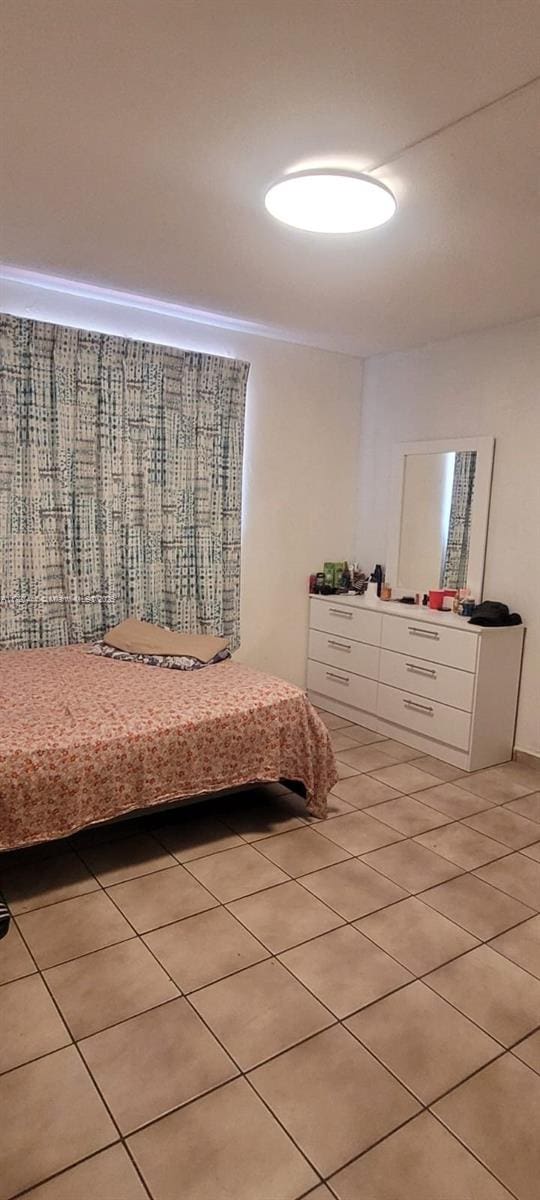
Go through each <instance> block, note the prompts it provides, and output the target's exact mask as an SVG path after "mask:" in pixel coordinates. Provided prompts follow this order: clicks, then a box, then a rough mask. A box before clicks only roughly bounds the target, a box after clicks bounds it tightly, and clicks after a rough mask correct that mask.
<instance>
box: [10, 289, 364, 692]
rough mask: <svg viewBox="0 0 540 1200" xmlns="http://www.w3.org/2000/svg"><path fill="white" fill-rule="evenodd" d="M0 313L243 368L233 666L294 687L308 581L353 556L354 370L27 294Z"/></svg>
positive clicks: (352, 364)
mask: <svg viewBox="0 0 540 1200" xmlns="http://www.w3.org/2000/svg"><path fill="white" fill-rule="evenodd" d="M0 310H2V311H4V312H11V313H15V314H17V315H19V316H28V317H33V318H35V319H36V320H48V321H54V322H57V323H58V324H65V325H76V326H79V327H81V328H84V329H97V330H102V331H104V332H109V333H120V334H124V335H125V336H127V337H137V338H144V339H147V340H150V341H156V342H162V343H165V344H168V345H171V346H181V347H183V348H184V349H192V350H201V351H205V352H208V353H211V354H226V355H231V356H233V357H235V358H242V359H246V360H248V361H249V362H251V372H250V377H249V383H248V397H247V411H246V441H245V455H244V512H243V531H242V601H241V604H242V611H241V625H242V647H241V650H240V651H239V653H238V656H237V657H238V658H240V659H241V660H242V661H245V662H248V663H251V664H252V665H253V666H256V667H260V668H261V669H262V670H267V671H270V672H272V673H274V674H276V675H281V676H283V677H284V678H286V679H289V680H291V681H292V682H293V683H298V684H301V685H302V686H303V684H304V682H305V661H306V642H307V615H308V600H307V589H308V577H309V574H310V572H311V571H316V570H318V569H319V568H320V567H321V566H322V563H323V562H324V560H325V559H330V560H336V561H339V560H341V559H343V558H350V557H351V555H352V548H353V542H354V525H355V518H356V485H357V462H358V437H359V424H360V389H361V370H362V363H361V360H360V359H357V358H349V357H347V356H345V355H341V354H332V353H330V352H328V351H323V350H316V349H311V348H308V347H305V346H299V345H293V344H290V343H288V342H284V341H278V340H272V339H270V338H265V337H259V336H255V335H253V334H250V333H245V332H237V331H235V330H231V329H221V328H217V327H215V326H214V327H213V326H211V325H207V324H202V323H198V322H195V321H193V320H188V319H179V318H177V317H173V316H166V315H164V314H162V313H156V312H148V311H144V310H142V309H140V308H131V307H127V306H124V305H120V304H111V303H107V302H105V300H100V299H97V298H96V297H95V296H94V297H92V298H88V297H82V296H78V295H68V294H66V293H65V292H62V291H55V290H54V289H47V290H43V289H40V288H37V287H35V286H33V285H31V284H29V283H14V282H8V281H6V280H3V281H2V282H1V292H0Z"/></svg>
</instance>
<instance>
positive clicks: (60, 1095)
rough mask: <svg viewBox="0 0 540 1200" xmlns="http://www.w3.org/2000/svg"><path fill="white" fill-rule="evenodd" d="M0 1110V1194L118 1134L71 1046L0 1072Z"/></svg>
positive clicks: (4, 1196) (1, 1198) (0, 1198)
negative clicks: (0, 1114) (3, 1073)
mask: <svg viewBox="0 0 540 1200" xmlns="http://www.w3.org/2000/svg"><path fill="white" fill-rule="evenodd" d="M0 1112H1V1113H2V1120H1V1121H0V1162H1V1163H2V1171H1V1172H0V1200H8V1197H10V1196H13V1195H15V1193H17V1192H20V1191H22V1190H23V1189H24V1188H30V1187H32V1186H33V1185H34V1184H36V1183H40V1182H41V1181H42V1180H43V1179H46V1178H47V1177H48V1176H49V1175H54V1174H55V1172H56V1171H62V1170H63V1169H64V1168H65V1167H70V1166H71V1165H72V1163H74V1162H77V1161H78V1160H79V1159H80V1158H84V1157H85V1156H86V1155H88V1154H94V1153H95V1152H96V1150H101V1149H102V1148H103V1147H104V1146H108V1145H109V1144H110V1143H111V1142H114V1141H116V1140H117V1138H118V1134H117V1131H116V1129H115V1127H114V1125H113V1123H112V1121H111V1118H110V1117H109V1114H108V1112H107V1109H106V1108H105V1105H104V1104H103V1101H102V1100H101V1098H100V1096H99V1094H98V1092H97V1090H96V1088H95V1086H94V1084H93V1082H92V1080H91V1078H90V1075H89V1074H88V1072H87V1070H86V1068H85V1066H84V1064H83V1063H82V1062H81V1059H80V1056H79V1054H78V1052H77V1050H76V1049H75V1047H74V1046H66V1047H65V1049H63V1050H57V1051H56V1052H55V1053H54V1054H47V1055H46V1057H45V1058H39V1059H38V1060H37V1061H36V1062H32V1063H27V1064H26V1066H24V1067H18V1068H17V1070H15V1071H9V1072H8V1073H7V1074H6V1075H2V1076H0ZM60 1130H61V1136H59V1131H60Z"/></svg>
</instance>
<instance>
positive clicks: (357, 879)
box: [302, 858, 407, 921]
mask: <svg viewBox="0 0 540 1200" xmlns="http://www.w3.org/2000/svg"><path fill="white" fill-rule="evenodd" d="M302 887H305V888H308V889H309V891H310V892H313V894H314V895H315V896H319V898H320V899H321V900H323V901H324V903H325V904H329V905H330V908H333V909H334V910H335V912H337V913H339V915H340V916H341V917H344V918H345V920H346V921H355V920H357V919H358V918H359V917H364V916H366V915H367V913H370V912H375V911H376V910H377V909H378V908H384V907H385V905H387V904H394V903H395V901H396V900H402V899H403V898H404V897H405V896H406V895H407V892H404V891H403V888H400V887H398V886H397V884H396V883H392V882H391V880H390V879H385V877H384V875H379V873H378V871H373V870H372V868H371V867H366V865H365V863H362V862H358V860H357V859H356V858H352V859H348V860H347V862H343V863H337V864H336V866H334V867H326V868H325V869H324V870H323V871H314V873H313V874H312V875H303V876H302Z"/></svg>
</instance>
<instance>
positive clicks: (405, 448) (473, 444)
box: [386, 437, 495, 603]
mask: <svg viewBox="0 0 540 1200" xmlns="http://www.w3.org/2000/svg"><path fill="white" fill-rule="evenodd" d="M459 450H476V475H475V484H474V504H473V511H472V519H471V533H470V540H469V562H468V568H467V587H468V588H470V591H471V594H472V596H473V598H474V599H475V600H476V602H477V603H479V602H480V600H481V599H482V589H483V585H484V565H485V560H486V546H487V539H488V522H489V503H490V497H491V479H492V474H493V456H494V450H495V438H492V437H479V438H453V439H452V438H446V439H445V440H443V441H436V442H397V443H395V444H394V446H393V466H392V494H391V509H390V528H389V539H388V553H387V556H386V578H387V579H388V582H389V583H390V584H391V585H392V588H393V590H395V591H397V592H403V593H407V592H409V591H410V589H408V588H400V587H398V585H397V574H398V563H399V544H400V537H401V515H402V506H403V493H404V487H405V461H406V459H407V458H408V457H409V456H410V455H412V454H446V453H448V452H449V451H450V452H451V451H459ZM434 586H435V581H434Z"/></svg>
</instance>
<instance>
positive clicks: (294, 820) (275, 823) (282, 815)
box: [224, 796, 307, 844]
mask: <svg viewBox="0 0 540 1200" xmlns="http://www.w3.org/2000/svg"><path fill="white" fill-rule="evenodd" d="M306 816H307V813H306ZM224 818H225V819H226V821H227V825H229V826H230V827H231V829H232V830H234V832H235V833H236V834H238V835H240V836H241V837H242V838H243V839H244V841H245V842H257V841H259V840H260V839H261V838H266V837H271V836H272V834H273V833H288V832H289V831H290V830H291V829H302V828H303V826H304V820H303V819H302V817H300V816H297V815H296V813H295V812H293V811H292V809H291V807H290V806H289V805H288V804H286V803H280V801H279V799H276V800H273V801H271V802H270V801H266V802H262V801H260V800H258V801H250V799H249V797H248V796H245V797H244V796H239V797H238V800H237V802H236V803H235V804H234V805H230V806H227V808H226V810H225V812H224ZM235 844H236V843H235Z"/></svg>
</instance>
